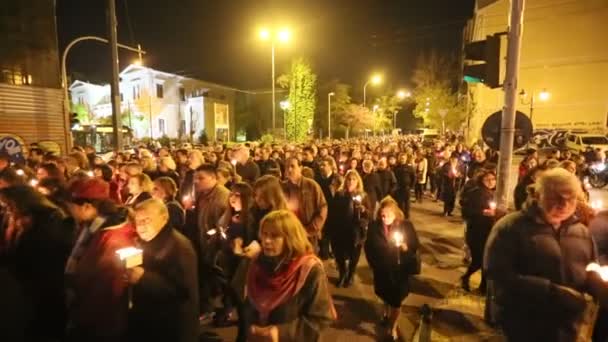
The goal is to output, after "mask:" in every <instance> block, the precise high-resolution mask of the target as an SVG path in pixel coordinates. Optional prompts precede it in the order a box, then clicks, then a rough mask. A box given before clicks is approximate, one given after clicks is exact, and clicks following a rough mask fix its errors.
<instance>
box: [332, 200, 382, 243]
mask: <svg viewBox="0 0 608 342" xmlns="http://www.w3.org/2000/svg"><path fill="white" fill-rule="evenodd" d="M357 195H358V196H361V202H357V201H355V200H354V199H353V198H354V196H357ZM329 212H330V213H333V215H334V217H336V218H339V219H336V220H333V221H331V222H330V224H329V225H327V226H326V227H327V230H326V231H325V233H326V234H327V236H329V238H330V239H331V240H332V241H334V242H336V243H335V244H334V245H340V246H344V247H347V248H354V246H356V245H362V244H363V242H364V241H365V237H366V235H367V226H368V223H369V216H370V213H371V210H370V203H369V198H367V196H366V195H365V193H361V194H351V193H349V192H346V191H344V190H342V191H339V192H337V193H336V196H335V197H334V199H333V201H332V202H331V205H330V207H329ZM332 243H333V242H332Z"/></svg>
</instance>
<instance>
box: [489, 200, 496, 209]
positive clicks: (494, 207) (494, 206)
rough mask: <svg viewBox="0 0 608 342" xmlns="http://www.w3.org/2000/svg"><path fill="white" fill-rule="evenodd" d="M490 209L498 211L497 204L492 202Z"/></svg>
mask: <svg viewBox="0 0 608 342" xmlns="http://www.w3.org/2000/svg"><path fill="white" fill-rule="evenodd" d="M490 209H492V210H495V209H496V202H494V201H491V202H490Z"/></svg>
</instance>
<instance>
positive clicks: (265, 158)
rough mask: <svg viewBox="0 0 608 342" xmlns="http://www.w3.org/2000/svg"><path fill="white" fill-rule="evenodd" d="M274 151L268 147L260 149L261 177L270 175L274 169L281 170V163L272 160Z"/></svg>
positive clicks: (259, 165)
mask: <svg viewBox="0 0 608 342" xmlns="http://www.w3.org/2000/svg"><path fill="white" fill-rule="evenodd" d="M271 152H272V150H271V149H270V147H268V146H264V147H262V148H261V149H260V160H258V161H257V164H258V167H259V168H260V175H261V176H264V175H268V174H270V170H272V169H280V167H279V163H277V162H276V161H275V160H273V159H271V158H270V154H271Z"/></svg>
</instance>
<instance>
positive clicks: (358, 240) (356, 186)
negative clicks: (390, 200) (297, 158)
mask: <svg viewBox="0 0 608 342" xmlns="http://www.w3.org/2000/svg"><path fill="white" fill-rule="evenodd" d="M329 205H330V207H329V210H328V211H329V212H332V213H333V217H336V218H337V219H336V220H333V221H331V222H328V223H329V224H326V225H325V228H326V230H325V232H324V233H325V234H327V236H328V237H329V241H330V243H331V249H332V251H333V253H334V256H335V258H336V264H337V266H338V274H339V275H338V281H337V283H336V287H349V286H350V285H352V283H353V277H354V275H355V271H356V269H357V264H358V263H359V257H360V256H361V248H362V247H363V242H364V241H365V236H366V234H367V225H368V223H369V213H370V207H371V204H370V202H369V199H368V197H367V195H366V194H365V191H363V181H362V180H361V176H359V173H358V172H357V171H356V170H354V169H352V170H348V172H346V175H345V176H344V182H343V183H342V185H341V186H340V188H339V189H338V191H337V192H336V194H335V196H334V198H333V201H331V202H330V204H329ZM347 260H348V268H347V266H346V261H347Z"/></svg>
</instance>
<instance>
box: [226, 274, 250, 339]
mask: <svg viewBox="0 0 608 342" xmlns="http://www.w3.org/2000/svg"><path fill="white" fill-rule="evenodd" d="M224 290H225V292H224V299H223V302H224V303H223V304H224V311H225V313H226V314H228V313H230V311H232V309H233V308H236V313H237V315H238V316H239V320H238V323H237V328H238V330H237V331H238V332H237V337H236V340H235V341H236V342H245V341H247V327H248V324H249V322H248V317H247V310H246V307H245V303H244V302H243V301H242V300H241V298H240V296H239V295H238V294H237V292H236V290H235V289H234V288H233V287H232V286H230V284H229V283H228V284H226V287H225V289H224Z"/></svg>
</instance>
